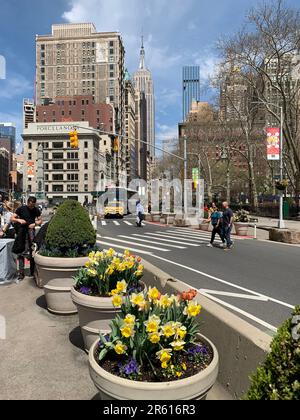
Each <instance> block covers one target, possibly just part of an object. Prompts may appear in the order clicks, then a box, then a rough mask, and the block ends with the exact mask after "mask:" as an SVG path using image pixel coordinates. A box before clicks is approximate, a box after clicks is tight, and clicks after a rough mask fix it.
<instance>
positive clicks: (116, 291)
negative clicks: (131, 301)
mask: <svg viewBox="0 0 300 420" xmlns="http://www.w3.org/2000/svg"><path fill="white" fill-rule="evenodd" d="M118 294H119V291H118V290H117V289H114V290H112V291H111V292H110V295H111V296H116V295H118Z"/></svg>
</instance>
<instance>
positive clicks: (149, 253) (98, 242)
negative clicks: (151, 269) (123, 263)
mask: <svg viewBox="0 0 300 420" xmlns="http://www.w3.org/2000/svg"><path fill="white" fill-rule="evenodd" d="M97 244H99V245H107V246H109V247H110V248H111V247H112V246H113V247H114V248H119V249H128V251H132V252H138V253H140V254H145V255H152V253H151V252H148V251H142V250H140V249H135V248H129V247H128V246H119V245H115V244H110V243H109V242H102V241H97Z"/></svg>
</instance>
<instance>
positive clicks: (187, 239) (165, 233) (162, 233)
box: [159, 232, 208, 243]
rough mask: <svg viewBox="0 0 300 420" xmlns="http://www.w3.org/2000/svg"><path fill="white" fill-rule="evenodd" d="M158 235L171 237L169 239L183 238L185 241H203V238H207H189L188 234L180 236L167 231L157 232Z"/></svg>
mask: <svg viewBox="0 0 300 420" xmlns="http://www.w3.org/2000/svg"><path fill="white" fill-rule="evenodd" d="M159 235H162V238H171V239H183V240H184V241H186V242H195V243H197V242H203V241H204V240H207V239H208V238H189V237H188V236H180V235H176V234H171V233H167V232H159Z"/></svg>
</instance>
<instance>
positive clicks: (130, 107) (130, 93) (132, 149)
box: [125, 73, 137, 182]
mask: <svg viewBox="0 0 300 420" xmlns="http://www.w3.org/2000/svg"><path fill="white" fill-rule="evenodd" d="M125 132H126V142H125V144H126V173H127V180H128V182H130V181H131V180H133V179H136V178H137V171H136V159H137V156H136V155H137V153H136V138H137V133H136V109H135V89H134V86H133V82H132V80H131V79H130V76H129V74H128V73H127V74H126V81H125Z"/></svg>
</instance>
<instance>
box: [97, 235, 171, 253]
mask: <svg viewBox="0 0 300 420" xmlns="http://www.w3.org/2000/svg"><path fill="white" fill-rule="evenodd" d="M103 239H105V240H109V241H116V242H120V243H121V244H122V243H123V244H129V245H137V243H136V242H129V241H122V240H121V239H117V238H111V237H109V236H104V237H103ZM138 245H139V246H141V247H142V248H149V249H155V250H156V251H162V252H170V250H169V249H165V248H158V247H155V246H150V245H143V244H138Z"/></svg>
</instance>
